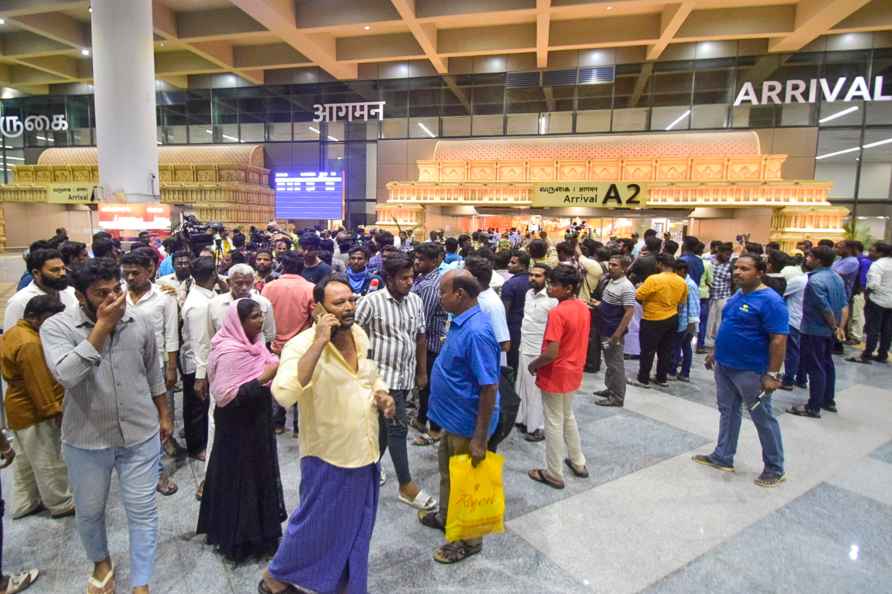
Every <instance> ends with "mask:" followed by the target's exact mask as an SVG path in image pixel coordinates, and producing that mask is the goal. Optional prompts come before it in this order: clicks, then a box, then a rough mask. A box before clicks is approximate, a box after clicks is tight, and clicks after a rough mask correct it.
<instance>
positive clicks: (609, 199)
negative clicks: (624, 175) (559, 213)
mask: <svg viewBox="0 0 892 594" xmlns="http://www.w3.org/2000/svg"><path fill="white" fill-rule="evenodd" d="M649 190H650V187H649V186H648V185H647V184H641V183H627V182H617V183H612V184H611V183H585V182H582V183H559V182H556V183H548V184H537V185H535V186H533V192H532V196H531V202H532V206H533V208H564V207H568V206H585V207H589V208H644V207H645V206H647V197H648V193H649Z"/></svg>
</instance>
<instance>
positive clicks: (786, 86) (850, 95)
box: [734, 76, 892, 106]
mask: <svg viewBox="0 0 892 594" xmlns="http://www.w3.org/2000/svg"><path fill="white" fill-rule="evenodd" d="M760 91H761V92H757V91H756V88H755V86H754V85H753V83H751V82H747V83H743V86H742V87H741V88H740V91H739V92H738V93H737V98H736V99H735V100H734V105H735V106H737V105H742V104H744V103H748V104H750V105H765V104H767V103H774V104H777V105H780V104H782V103H815V102H817V101H826V102H832V101H857V100H862V101H892V95H886V94H885V93H883V77H882V76H876V77H874V79H873V85H872V86H871V85H870V84H868V82H867V79H866V78H864V77H863V76H856V77H854V78H851V79H849V78H846V77H842V78H837V79H836V80H835V81H831V80H829V79H826V78H813V79H811V80H809V81H808V82H806V81H804V80H798V79H793V80H788V81H784V82H780V81H776V80H766V81H765V82H763V83H762V87H761V89H760Z"/></svg>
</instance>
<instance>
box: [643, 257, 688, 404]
mask: <svg viewBox="0 0 892 594" xmlns="http://www.w3.org/2000/svg"><path fill="white" fill-rule="evenodd" d="M657 270H658V273H657V274H652V275H650V276H649V277H647V280H645V281H644V282H643V283H641V286H639V287H638V290H637V291H635V298H636V299H637V300H638V302H639V303H641V306H642V308H643V315H642V317H641V329H640V330H639V339H640V341H641V359H640V360H639V366H638V377H637V378H636V380H635V381H633V382H632V383H633V384H635V385H636V386H639V387H642V388H648V387H650V369H651V367H653V362H654V355H657V375H656V377H655V378H654V384H656V385H657V386H660V387H665V386H667V385H668V383H667V382H666V377H667V375H668V373H669V368H670V367H671V364H672V342H673V340H674V337H675V331H676V326H677V325H678V308H679V306H681V305H682V304H684V303H685V302H686V300H687V298H688V286H687V284H686V283H685V281H684V280H683V279H682V278H681V277H680V276H678V275H677V274H675V258H674V257H672V256H671V255H669V254H659V255H658V256H657Z"/></svg>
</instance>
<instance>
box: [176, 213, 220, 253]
mask: <svg viewBox="0 0 892 594" xmlns="http://www.w3.org/2000/svg"><path fill="white" fill-rule="evenodd" d="M177 233H179V234H180V235H181V236H182V238H183V240H184V241H186V242H188V243H189V247H190V248H191V250H192V253H193V254H195V255H198V254H199V253H200V252H201V250H202V249H204V248H206V247H208V246H210V245H212V244H213V243H214V234H213V231H212V229H211V226H210V225H203V224H202V223H201V221H199V220H198V219H197V218H196V217H195V215H186V216H185V217H183V222H182V224H181V225H180V228H179V229H178V230H177Z"/></svg>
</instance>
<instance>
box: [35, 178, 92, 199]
mask: <svg viewBox="0 0 892 594" xmlns="http://www.w3.org/2000/svg"><path fill="white" fill-rule="evenodd" d="M93 189H94V186H93V185H92V184H85V183H79V182H70V183H55V184H47V186H46V201H47V202H50V203H52V204H95V203H96V198H95V195H94V193H93Z"/></svg>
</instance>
